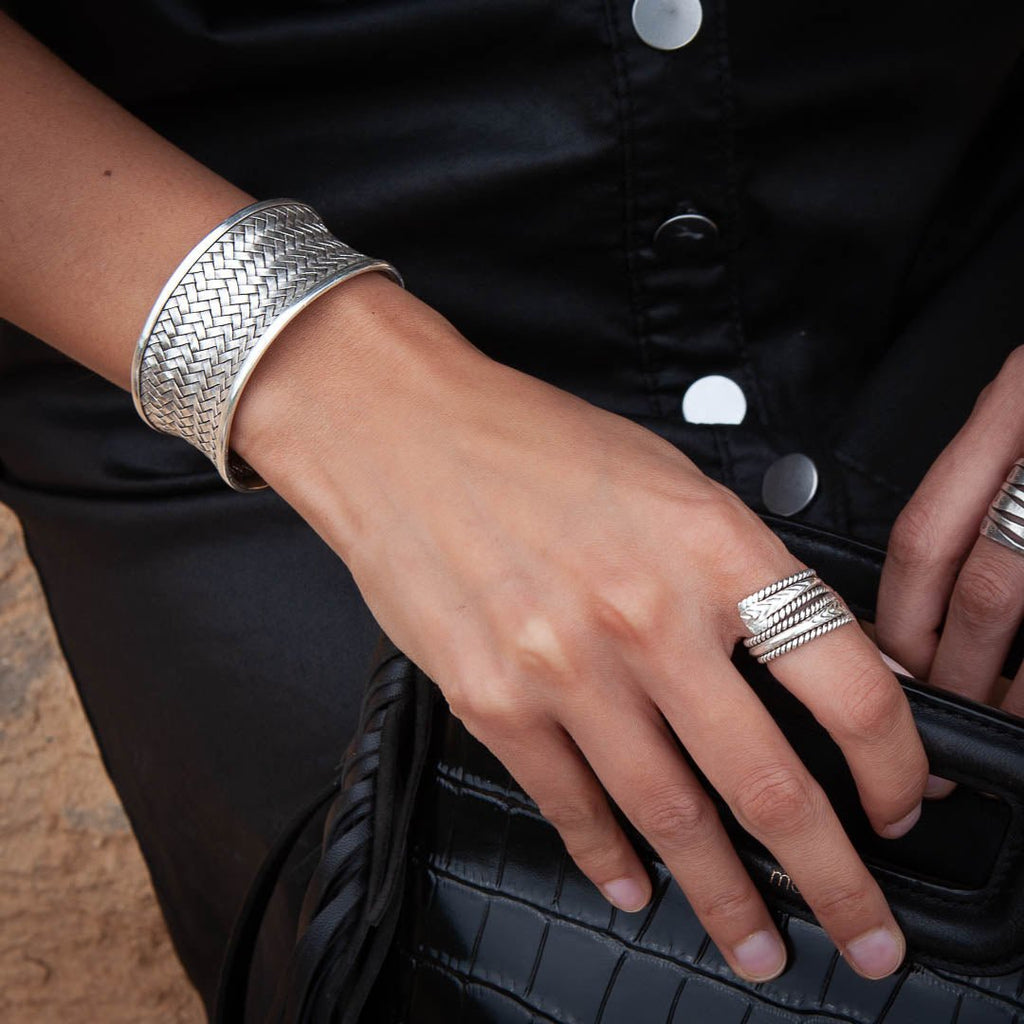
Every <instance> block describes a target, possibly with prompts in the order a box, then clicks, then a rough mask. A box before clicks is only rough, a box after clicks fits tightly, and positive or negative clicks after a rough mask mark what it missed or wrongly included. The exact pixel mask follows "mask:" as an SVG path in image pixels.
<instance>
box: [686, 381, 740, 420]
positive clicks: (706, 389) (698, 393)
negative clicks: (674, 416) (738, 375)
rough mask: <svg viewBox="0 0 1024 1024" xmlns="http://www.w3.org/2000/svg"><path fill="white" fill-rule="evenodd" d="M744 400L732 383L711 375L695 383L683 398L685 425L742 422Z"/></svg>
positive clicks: (738, 388)
mask: <svg viewBox="0 0 1024 1024" xmlns="http://www.w3.org/2000/svg"><path fill="white" fill-rule="evenodd" d="M746 414H747V397H746V395H744V394H743V389H742V388H741V387H740V386H739V384H737V383H736V381H734V380H730V379H729V378H728V377H723V376H721V374H717V373H712V374H709V375H708V376H707V377H700V378H699V379H697V380H695V381H694V382H693V383H692V384H691V385H690V386H689V387H688V388H687V389H686V394H685V395H683V419H685V420H686V422H687V423H742V422H743V417H744V416H746Z"/></svg>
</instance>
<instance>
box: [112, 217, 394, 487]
mask: <svg viewBox="0 0 1024 1024" xmlns="http://www.w3.org/2000/svg"><path fill="white" fill-rule="evenodd" d="M370 269H380V270H384V271H385V272H387V273H389V275H390V276H391V277H392V278H393V279H394V280H396V281H397V282H398V283H399V284H401V283H402V281H401V278H400V277H399V276H398V273H397V271H395V270H394V268H392V267H391V266H390V265H389V264H387V263H385V262H384V261H380V260H374V259H372V258H371V257H368V256H365V255H363V254H362V253H359V252H357V251H356V250H355V249H353V248H351V247H350V246H348V245H346V244H345V243H344V242H342V241H340V240H339V239H337V238H335V237H334V236H333V235H332V234H331V233H330V232H329V231H328V230H327V227H326V226H325V225H324V223H323V221H322V220H321V219H320V217H319V216H318V215H317V213H316V211H315V210H313V209H312V207H310V206H308V205H307V204H305V203H302V202H298V201H296V200H290V199H282V200H265V201H263V202H259V203H254V204H252V205H251V206H248V207H246V208H245V209H244V210H241V211H239V212H238V213H236V214H235V215H233V216H232V217H230V218H228V219H227V220H226V221H224V222H223V223H222V224H221V225H219V226H218V228H216V229H214V231H213V232H211V233H210V234H209V235H207V236H206V238H204V239H203V240H202V242H200V243H199V245H197V246H196V247H195V248H194V249H193V250H192V252H190V253H189V255H188V256H187V257H186V258H185V260H184V261H182V264H181V265H180V266H179V268H178V270H177V271H176V272H175V274H174V275H172V277H171V279H170V280H169V281H168V283H167V285H166V286H165V289H164V292H163V293H162V294H161V296H160V298H159V299H158V300H157V304H156V305H155V306H154V308H153V311H152V313H151V314H150V318H149V320H148V321H147V325H146V328H145V329H144V330H143V334H142V336H141V337H140V339H139V345H138V346H137V349H136V353H135V357H136V358H135V360H134V362H133V372H132V385H133V391H132V393H133V397H134V398H135V404H136V409H137V411H138V412H139V415H140V416H141V417H142V418H143V419H144V420H145V421H146V422H147V423H148V424H149V425H150V426H151V427H153V429H155V430H159V431H162V432H163V433H166V434H173V435H174V436H176V437H181V438H184V439H185V440H186V441H188V442H190V443H191V444H193V445H195V447H197V448H198V449H199V450H200V451H202V452H203V453H204V454H205V455H207V456H208V457H209V458H210V459H211V460H212V461H213V462H214V464H215V465H217V468H218V470H219V471H220V472H221V475H222V476H223V477H224V479H225V480H226V481H227V482H228V483H229V484H231V486H232V487H234V488H235V489H237V490H253V489H257V488H258V487H259V486H266V485H265V484H263V482H262V481H261V480H260V479H259V477H258V475H257V474H256V473H255V472H254V471H253V470H252V468H251V467H249V466H248V465H247V464H246V463H245V461H244V460H242V459H241V458H240V457H238V456H237V455H236V454H234V453H230V452H229V451H228V450H227V430H226V427H227V426H228V425H229V420H230V416H231V414H232V413H233V411H234V401H235V400H237V396H238V392H239V390H240V385H241V384H244V379H245V378H246V377H247V376H248V374H249V373H251V370H252V366H249V365H247V364H248V362H249V357H250V355H253V356H254V359H253V360H252V363H255V361H256V359H258V358H259V356H260V355H262V352H263V349H264V348H265V345H261V346H259V351H258V352H254V349H256V348H257V344H258V342H259V341H260V339H261V338H264V336H265V335H268V334H269V330H270V328H271V327H272V325H273V326H275V327H276V328H277V329H280V326H283V325H281V324H279V321H281V319H282V318H283V317H285V316H287V314H288V313H289V312H291V315H294V313H295V312H297V311H298V309H300V308H301V307H302V306H303V305H304V304H305V302H304V300H306V299H308V298H309V297H310V296H311V295H312V294H313V293H317V292H319V291H322V290H324V287H325V285H328V284H330V283H331V282H334V283H337V282H339V281H341V280H344V279H345V278H347V277H349V276H353V275H354V274H355V273H359V272H362V271H365V270H370ZM290 318H291V316H287V319H290ZM274 333H276V330H275V331H274ZM254 481H255V484H256V486H253V482H254ZM243 482H244V483H245V486H242V483H243Z"/></svg>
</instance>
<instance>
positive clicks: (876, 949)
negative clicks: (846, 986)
mask: <svg viewBox="0 0 1024 1024" xmlns="http://www.w3.org/2000/svg"><path fill="white" fill-rule="evenodd" d="M903 950H904V944H903V941H902V936H900V938H897V937H896V936H895V935H894V934H893V933H892V932H891V931H889V929H888V928H873V929H872V930H871V931H869V932H865V933H864V934H863V935H861V936H860V937H859V938H856V939H854V940H853V941H852V942H848V943H847V944H846V955H847V957H848V958H849V960H850V962H851V963H852V964H853V966H854V967H855V968H856V969H857V970H858V971H859V972H860V973H861V974H863V975H864V976H865V977H867V978H872V979H876V978H884V977H886V976H887V975H889V974H892V972H893V971H895V970H896V968H897V967H899V965H900V963H901V962H902V960H903Z"/></svg>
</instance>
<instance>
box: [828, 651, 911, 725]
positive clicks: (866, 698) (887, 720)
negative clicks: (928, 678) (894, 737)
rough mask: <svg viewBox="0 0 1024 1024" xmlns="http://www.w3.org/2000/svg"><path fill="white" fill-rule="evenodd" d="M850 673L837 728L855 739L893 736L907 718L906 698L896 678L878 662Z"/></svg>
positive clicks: (862, 666)
mask: <svg viewBox="0 0 1024 1024" xmlns="http://www.w3.org/2000/svg"><path fill="white" fill-rule="evenodd" d="M874 661H875V659H872V663H871V664H863V665H860V666H859V667H857V668H854V669H853V670H852V671H850V672H848V673H847V674H846V686H845V688H844V695H843V698H842V700H841V702H840V715H839V721H838V722H837V724H836V727H835V731H837V732H839V733H841V734H842V735H844V736H850V737H852V738H854V739H861V740H862V739H879V738H884V737H886V736H889V735H890V734H891V733H892V731H893V729H894V728H896V727H897V726H898V725H899V724H901V723H902V722H903V720H904V715H903V711H904V708H903V703H904V697H903V693H902V691H901V690H900V686H899V683H897V682H896V677H895V676H894V675H893V674H892V673H891V672H889V671H888V670H887V669H884V668H883V667H882V666H881V665H878V664H875V663H874Z"/></svg>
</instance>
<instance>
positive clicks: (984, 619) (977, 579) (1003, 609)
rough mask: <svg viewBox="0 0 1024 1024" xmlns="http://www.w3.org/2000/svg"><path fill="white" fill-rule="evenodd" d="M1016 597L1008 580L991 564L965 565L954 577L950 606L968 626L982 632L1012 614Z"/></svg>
mask: <svg viewBox="0 0 1024 1024" xmlns="http://www.w3.org/2000/svg"><path fill="white" fill-rule="evenodd" d="M1019 601H1020V598H1019V596H1018V595H1017V594H1016V593H1015V592H1014V587H1013V585H1012V582H1011V581H1010V580H1009V579H1007V576H1006V574H1005V573H1004V572H1002V571H1001V570H999V569H997V568H996V567H995V566H994V565H987V566H979V567H977V568H974V567H972V566H970V565H966V566H964V569H963V571H962V572H961V573H960V576H959V578H958V579H957V584H956V595H955V600H954V601H953V607H954V608H955V609H956V611H957V614H958V615H959V616H960V618H961V621H963V623H964V624H965V625H966V626H968V627H969V628H970V629H971V630H973V631H980V632H985V631H989V630H991V629H992V628H993V627H994V626H996V627H997V626H999V625H1001V624H1002V623H1004V622H1005V621H1006V619H1008V618H1009V617H1010V616H1011V615H1015V614H1016V611H1017V605H1018V603H1019Z"/></svg>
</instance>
